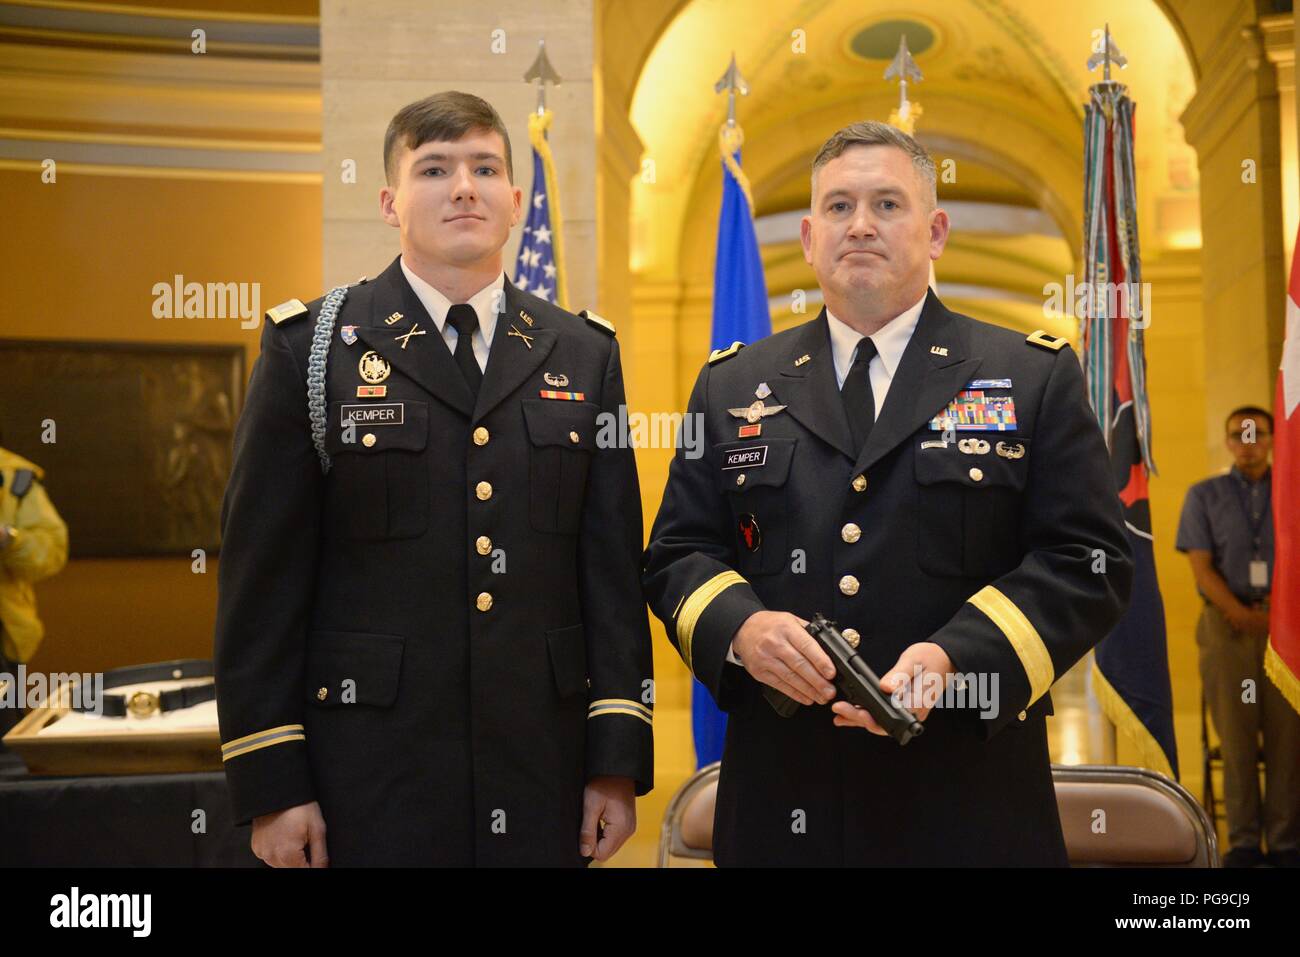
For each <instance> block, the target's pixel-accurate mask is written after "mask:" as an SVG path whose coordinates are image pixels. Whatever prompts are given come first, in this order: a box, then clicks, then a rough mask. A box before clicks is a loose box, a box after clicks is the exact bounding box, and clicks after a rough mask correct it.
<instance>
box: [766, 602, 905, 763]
mask: <svg viewBox="0 0 1300 957" xmlns="http://www.w3.org/2000/svg"><path fill="white" fill-rule="evenodd" d="M804 630H805V631H807V632H808V634H810V635H812V636H813V640H814V641H816V642H817V644H819V645H821V648H822V651H824V652H826V654H827V655H828V656H829V657H830V659H831V663H832V664H833V665H835V680H834V681H832V682H831V683H832V684H833V685H835V691H836V692H837V694H838V697H839V698H841V699H842V700H844V701H847V702H849V703H850V704H855V705H857V706H858V707H859V708H866V709H867V711H868V712H869V713H870V715H871V717H873V718H875V719H876V723H877V724H879V725H880V726H881V727H882V728H884V729H885V730H886V731H888V732H889V736H890V737H891V738H893V739H894V740H895V741H897V742H898V743H899V744H900V745H903V744H907V742H909V741H911V740H912V739H913V738H914V737H916V736H917V735H918V734H920V733H921V732H922V731H924V730H925V726H924V725H922V724H921V722H920V721H917V720H916V715H914V714H912V712H910V711H908V710H906V709H905V708H898V707H895V706H894V702H893V701H892V700H891V699H890V696H889V695H887V694H885V692H883V691H881V690H880V679H879V678H877V677H876V673H875V672H874V671H872V670H871V668H870V666H868V665H867V663H866V662H865V661H863V660H862V658H861V657H860V656H859V655H858V653H857V651H855V650H854V648H853V646H852V645H850V644H849V642H848V639H847V638H845V637H844V635H843V634H841V633H840V629H839V628H838V627H837V626H836V624H835V622H833V621H827V620H826V619H825V618H823V617H822V616H821V614H820V613H819V614H816V615H813V620H812V621H810V622H809V623H808V624H807V625H805V626H804ZM763 695H764V697H766V698H767V702H768V704H770V705H771V706H772V707H773V709H775V711H776V713H777V714H779V715H780V716H781V717H783V718H788V717H790V716H791V715H793V714H794V713H795V712H796V711H798V710H799V702H798V701H795V700H794V699H793V698H791V697H788V696H787V695H785V694H782V693H781V692H780V691H777V690H776V689H775V688H773V687H771V686H770V685H764V686H763Z"/></svg>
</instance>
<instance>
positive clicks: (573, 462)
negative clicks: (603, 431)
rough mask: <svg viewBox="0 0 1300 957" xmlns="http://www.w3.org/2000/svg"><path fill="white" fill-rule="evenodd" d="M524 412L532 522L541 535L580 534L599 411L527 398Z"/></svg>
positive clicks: (585, 404)
mask: <svg viewBox="0 0 1300 957" xmlns="http://www.w3.org/2000/svg"><path fill="white" fill-rule="evenodd" d="M523 407H524V425H525V427H526V428H527V430H528V441H529V445H530V448H529V450H528V485H529V520H530V521H531V523H532V526H533V528H535V529H536V530H537V531H539V532H550V533H558V534H561V535H574V534H577V532H578V531H579V529H580V528H581V525H582V504H583V501H584V500H585V498H586V490H587V472H588V470H589V469H590V468H591V455H592V453H593V452H595V451H596V415H597V413H598V412H599V411H600V408H599V406H597V405H596V403H594V402H567V401H561V400H558V399H525V400H524V402H523Z"/></svg>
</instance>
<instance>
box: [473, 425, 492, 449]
mask: <svg viewBox="0 0 1300 957" xmlns="http://www.w3.org/2000/svg"><path fill="white" fill-rule="evenodd" d="M489 438H491V436H490V435H488V430H487V429H485V428H483V426H481V425H480V426H479V427H478V428H477V429H475V430H474V444H475V445H487V444H488V439H489Z"/></svg>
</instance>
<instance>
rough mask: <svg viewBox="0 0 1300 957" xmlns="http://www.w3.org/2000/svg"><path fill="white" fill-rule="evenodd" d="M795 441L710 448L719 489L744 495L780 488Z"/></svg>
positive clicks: (755, 441) (760, 441)
mask: <svg viewBox="0 0 1300 957" xmlns="http://www.w3.org/2000/svg"><path fill="white" fill-rule="evenodd" d="M798 441H799V440H798V439H781V438H772V439H751V440H749V441H746V442H723V443H721V444H719V445H715V446H714V447H713V449H714V454H715V455H716V457H717V461H718V466H717V468H718V472H717V481H718V490H719V491H722V492H746V491H748V490H750V489H754V488H781V487H783V486H784V485H785V483H786V481H787V480H788V479H789V478H790V463H791V462H792V461H794V449H795V445H796V444H797V443H798Z"/></svg>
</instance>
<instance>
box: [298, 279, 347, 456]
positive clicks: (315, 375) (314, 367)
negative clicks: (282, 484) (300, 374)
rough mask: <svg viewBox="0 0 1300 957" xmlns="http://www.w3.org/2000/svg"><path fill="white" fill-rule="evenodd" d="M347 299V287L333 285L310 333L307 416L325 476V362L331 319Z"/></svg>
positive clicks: (327, 454) (332, 324) (328, 348)
mask: <svg viewBox="0 0 1300 957" xmlns="http://www.w3.org/2000/svg"><path fill="white" fill-rule="evenodd" d="M347 297H348V287H347V286H335V287H334V288H333V289H331V290H330V291H329V292H328V293H327V294H326V295H325V301H324V302H322V303H321V307H320V315H318V316H317V317H316V329H315V330H314V331H313V332H312V337H311V352H309V353H308V355H307V417H308V418H309V419H311V441H312V445H314V446H316V454H317V455H319V456H320V469H321V472H322V473H323V474H325V475H328V474H329V471H330V457H329V453H327V452H326V451H325V363H326V361H327V360H328V358H329V350H330V339H331V338H332V337H333V335H334V320H335V319H336V318H338V314H339V309H340V308H342V306H343V300H344V299H346V298H347Z"/></svg>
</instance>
